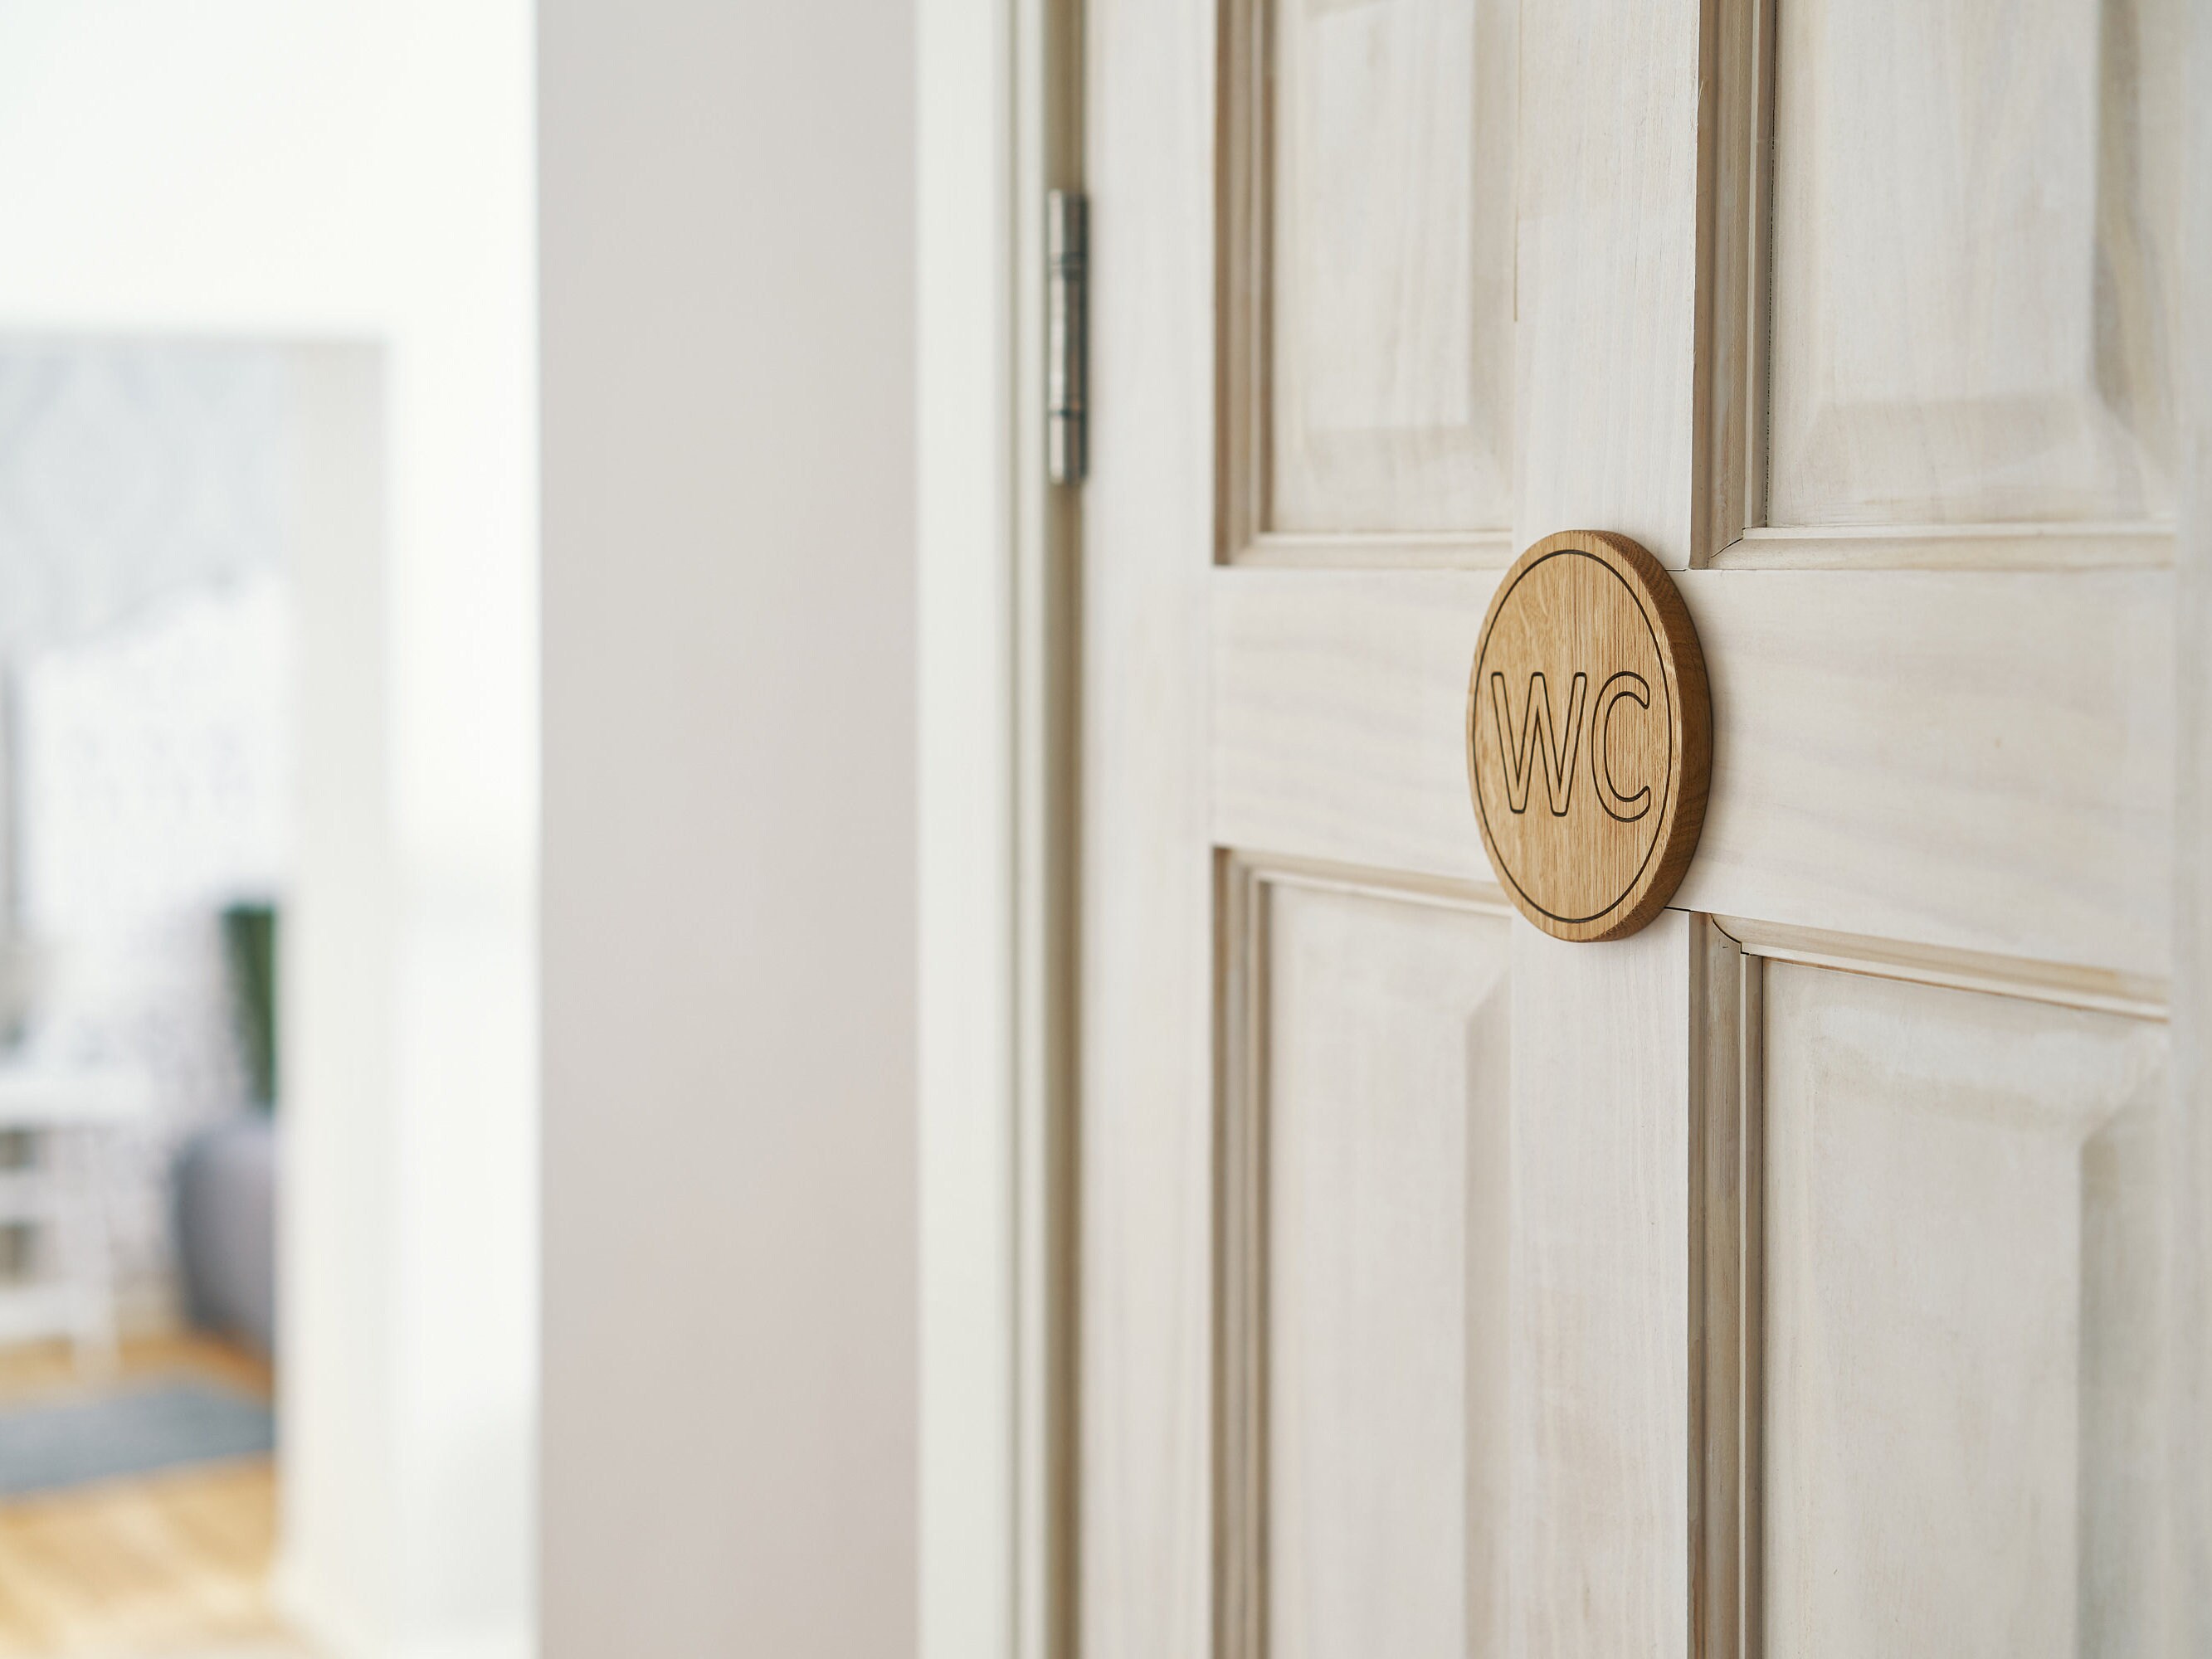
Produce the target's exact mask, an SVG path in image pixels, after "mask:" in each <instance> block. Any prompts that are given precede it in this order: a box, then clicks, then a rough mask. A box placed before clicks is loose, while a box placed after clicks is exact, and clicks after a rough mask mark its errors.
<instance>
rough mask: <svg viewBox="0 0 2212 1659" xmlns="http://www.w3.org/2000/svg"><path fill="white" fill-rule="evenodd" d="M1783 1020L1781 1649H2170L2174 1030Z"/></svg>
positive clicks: (1769, 1362)
mask: <svg viewBox="0 0 2212 1659" xmlns="http://www.w3.org/2000/svg"><path fill="white" fill-rule="evenodd" d="M1765 1011H1766V1021H1765V1055H1766V1072H1765V1082H1766V1087H1765V1137H1766V1176H1765V1184H1766V1192H1765V1218H1766V1240H1765V1245H1766V1263H1765V1271H1766V1307H1765V1330H1766V1343H1767V1357H1766V1370H1765V1376H1766V1388H1767V1400H1766V1429H1765V1443H1766V1448H1767V1451H1766V1495H1765V1516H1766V1528H1765V1545H1766V1593H1767V1598H1768V1601H1767V1607H1768V1620H1769V1622H1768V1632H1769V1638H1770V1640H1769V1650H1770V1651H1771V1652H1773V1653H1776V1654H1790V1655H1807V1656H1827V1655H1836V1656H1843V1655H1861V1654H1867V1653H1894V1652H1906V1651H1910V1652H1921V1653H1942V1654H1948V1655H1958V1656H1962V1659H1964V1656H1989V1659H2000V1656H2002V1659H2024V1656H2033V1655H2049V1656H2052V1659H2057V1656H2061V1655H2071V1654H2075V1653H2093V1654H2099V1655H2114V1656H2117V1655H2124V1654H2136V1653H2144V1652H2150V1651H2155V1650H2156V1648H2155V1646H2154V1644H2153V1643H2152V1641H2151V1640H2150V1638H2152V1637H2153V1636H2154V1634H2155V1626H2156V1621H2157V1615H2158V1609H2157V1605H2156V1601H2155V1596H2154V1594H2153V1591H2154V1583H2152V1582H2151V1581H2153V1580H2154V1579H2155V1577H2157V1575H2158V1573H2159V1564H2160V1561H2161V1560H2162V1559H2164V1551H2163V1549H2162V1547H2161V1546H2162V1540H2161V1539H2160V1536H2159V1534H2158V1527H2157V1524H2156V1514H2155V1507H2154V1505H2150V1504H2146V1503H2145V1502H2144V1499H2145V1498H2146V1497H2148V1495H2149V1494H2150V1493H2151V1492H2153V1491H2154V1487H2155V1482H2156V1479H2157V1474H2158V1469H2157V1467H2156V1459H2157V1455H2158V1453H2157V1439H2156V1435H2155V1431H2154V1429H2153V1427H2152V1425H2153V1424H2154V1422H2155V1411H2156V1407H2157V1406H2158V1403H2159V1399H2160V1392H2159V1391H2160V1383H2161V1373H2162V1370H2163V1351H2164V1348H2165V1343H2166V1339H2165V1333H2164V1310H2163V1308H2162V1307H2161V1305H2160V1299H2159V1296H2158V1280H2159V1263H2160V1258H2161V1254H2162V1249H2163V1241H2162V1240H2161V1238H2160V1231H2159V1221H2158V1217H2159V1214H2160V1206H2159V1194H2158V1179H2159V1170H2160V1163H2161V1153H2160V1146H2159V1139H2158V1137H2159V1131H2160V1119H2159V1106H2160V1103H2161V1101H2162V1100H2163V1097H2164V1091H2165V1086H2166V1033H2165V1028H2164V1026H2163V1025H2162V1024H2158V1023H2155V1022H2152V1021H2148V1020H2140V1019H2129V1018H2121V1017H2118V1016H2115V1015H2111V1014H2101V1013H2090V1012H2081V1011H2078V1010H2075V1009H2071V1008H2063V1007H2053V1006H2046V1005H2042V1004H2038V1003H2034V1002H2027V1001H2021V1000H2015V999H2012V998H2006V997H2000V996H1992V995H1988V994H1978V993H1973V992H1965V991H1958V990H1953V989H1949V988H1943V987H1931V986H1926V985H1915V984H1907V983H1900V982H1898V981H1892V980H1887V979H1876V978H1870V977H1868V976H1866V975H1860V974H1850V973H1838V972H1835V971H1832V970H1828V969H1818V968H1811V967H1803V966H1799V965H1796V964H1790V963H1775V964H1772V965H1771V966H1770V967H1769V969H1768V970H1767V980H1766V987H1765Z"/></svg>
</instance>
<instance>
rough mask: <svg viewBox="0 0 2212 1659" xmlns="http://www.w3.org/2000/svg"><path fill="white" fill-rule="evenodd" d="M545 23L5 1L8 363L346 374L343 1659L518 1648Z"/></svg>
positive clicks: (320, 1214) (326, 723)
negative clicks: (136, 343) (19, 356)
mask: <svg viewBox="0 0 2212 1659" xmlns="http://www.w3.org/2000/svg"><path fill="white" fill-rule="evenodd" d="M531 27H532V25H531V10H530V7H529V5H528V3H527V0H382V3H379V4H375V5H367V4H361V3H347V0H194V3H192V4H191V5H177V4H175V3H173V0H7V3H6V4H4V5H0V330H5V331H12V332H39V331H60V332H70V333H84V332H92V333H123V334H157V335H168V334H177V333H191V334H217V335H228V336H233V337H248V338H269V339H281V340H287V341H295V342H300V341H313V340H346V341H350V342H352V343H354V344H353V348H352V349H350V350H337V351H332V352H314V351H309V352H306V353H303V354H301V355H299V356H296V357H295V363H296V365H297V367H298V375H297V384H298V386H299V388H300V396H299V402H298V406H297V410H296V412H297V414H298V415H299V417H300V420H301V429H302V432H303V435H304V439H305V445H306V447H305V448H304V449H303V452H302V465H303V467H304V468H305V472H306V477H305V480H304V482H305V483H306V484H307V487H308V497H307V499H306V500H305V501H303V507H304V508H305V509H306V510H307V518H305V519H304V520H301V526H302V530H303V534H304V536H305V538H306V540H307V543H308V545H306V546H304V547H303V548H302V549H301V556H302V561H303V564H302V569H301V611H302V619H301V626H302V631H303V635H307V636H309V637H311V638H313V637H320V638H321V639H322V640H323V642H324V646H325V648H324V649H323V650H322V651H321V653H320V654H319V655H317V656H315V657H314V660H313V663H312V664H311V665H310V666H309V668H308V670H307V675H306V683H305V693H306V695H305V701H304V702H303V706H302V708H301V737H302V743H303V747H304V749H305V750H306V756H305V759H306V761H307V770H308V771H309V772H310V774H311V775H310V777H309V779H308V783H309V788H310V793H309V795H308V798H307V800H306V802H305V803H304V811H303V823H302V826H301V836H302V848H301V852H302V862H301V869H300V878H299V882H298V885H297V890H296V893H295V900H296V906H297V914H298V917H299V921H300V922H301V926H300V927H297V928H295V929H294V930H293V938H294V939H295V948H294V949H293V951H291V953H290V955H291V957H292V960H291V962H290V963H289V965H288V970H287V972H288V994H289V997H290V1003H289V1012H291V1013H292V1014H294V1015H295V1016H296V1017H297V1018H298V1019H299V1020H300V1022H301V1026H302V1030H301V1031H300V1032H298V1033H295V1036H298V1037H299V1038H300V1040H299V1041H297V1042H294V1043H293V1044H292V1045H291V1051H290V1054H289V1056H288V1058H289V1059H296V1060H298V1061H299V1063H300V1069H299V1070H298V1071H296V1072H295V1073H292V1074H291V1075H290V1077H289V1079H288V1088H289V1093H290V1097H289V1098H288V1100H287V1101H286V1103H285V1108H284V1109H285V1112H286V1114H287V1138H288V1143H289V1144H288V1146H287V1152H286V1158H287V1167H286V1171H285V1181H286V1191H285V1195H284V1203H285V1210H286V1214H285V1237H284V1240H283V1245H282V1255H283V1274H284V1278H285V1289H284V1291H283V1297H284V1304H285V1314H286V1316H287V1319H288V1322H289V1324H290V1325H291V1326H292V1327H294V1328H295V1329H293V1330H291V1331H289V1332H288V1333H287V1336H286V1341H287V1350H286V1352H285V1354H284V1356H283V1358H284V1366H283V1397H282V1400H281V1401H280V1409H281V1411H282V1413H283V1435H284V1442H285V1462H286V1473H285V1482H286V1484H285V1492H284V1499H285V1511H284V1523H283V1524H284V1532H285V1538H284V1549H285V1557H286V1560H285V1582H286V1583H287V1585H288V1586H289V1592H290V1594H291V1595H292V1597H293V1599H294V1601H295V1606H296V1607H297V1608H298V1610H299V1611H300V1613H301V1614H302V1615H303V1616H304V1618H305V1619H306V1620H307V1623H308V1624H309V1625H310V1626H312V1627H313V1629H314V1631H315V1632H316V1633H317V1634H319V1635H320V1636H322V1637H323V1638H325V1641H326V1642H327V1643H328V1644H330V1645H331V1647H332V1648H333V1650H335V1651H336V1652H337V1654H339V1655H340V1656H345V1655H349V1654H355V1653H358V1654H376V1655H416V1654H422V1655H429V1654H439V1655H448V1654H458V1653H470V1654H476V1653H483V1654H486V1655H494V1654H496V1655H513V1654H520V1653H523V1652H526V1651H527V1650H529V1648H530V1646H531V1636H530V1617H531V1609H532V1594H531V1571H530V1565H531V1553H530V1541H529V1530H530V1528H529V1517H530V1513H531V1505H532V1455H531V1452H532V1416H533V1410H534V1401H533V1381H534V1366H535V1309H536V1257H535V1211H534V1203H535V1189H534V1185H533V1181H532V1176H533V1172H534V1168H535V1163H536V1150H537V1142H536V1122H535V1115H534V1105H535V1022H534V1012H533V1007H532V1000H533V990H534V981H533V949H534V940H533V936H532V927H533V908H532V907H533V899H532V894H533V886H534V867H533V860H534V825H535V805H536V792H537V747H536V733H537V725H536V706H535V700H534V688H535V680H536V656H535V653H536V630H535V626H534V623H535V611H536V566H535V561H534V554H535V533H536V520H535V504H536V480H535V461H534V426H533V421H532V411H533V407H534V397H535V385H534V374H535V362H534V357H533V351H532V346H533V337H534V317H533V304H534V289H533V285H532V168H531V123H532V114H531V100H532V78H531V50H532V48H531V40H532V35H531ZM318 509H319V511H318ZM318 629H322V630H325V631H324V632H323V633H322V634H321V635H318V633H317V630H318ZM326 738H327V739H328V741H325V739H326ZM318 826H320V829H321V832H322V833H320V834H319V833H318ZM318 1033H319V1034H320V1035H318ZM302 1050H304V1052H302ZM295 1337H296V1339H297V1340H292V1339H293V1338H295Z"/></svg>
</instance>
